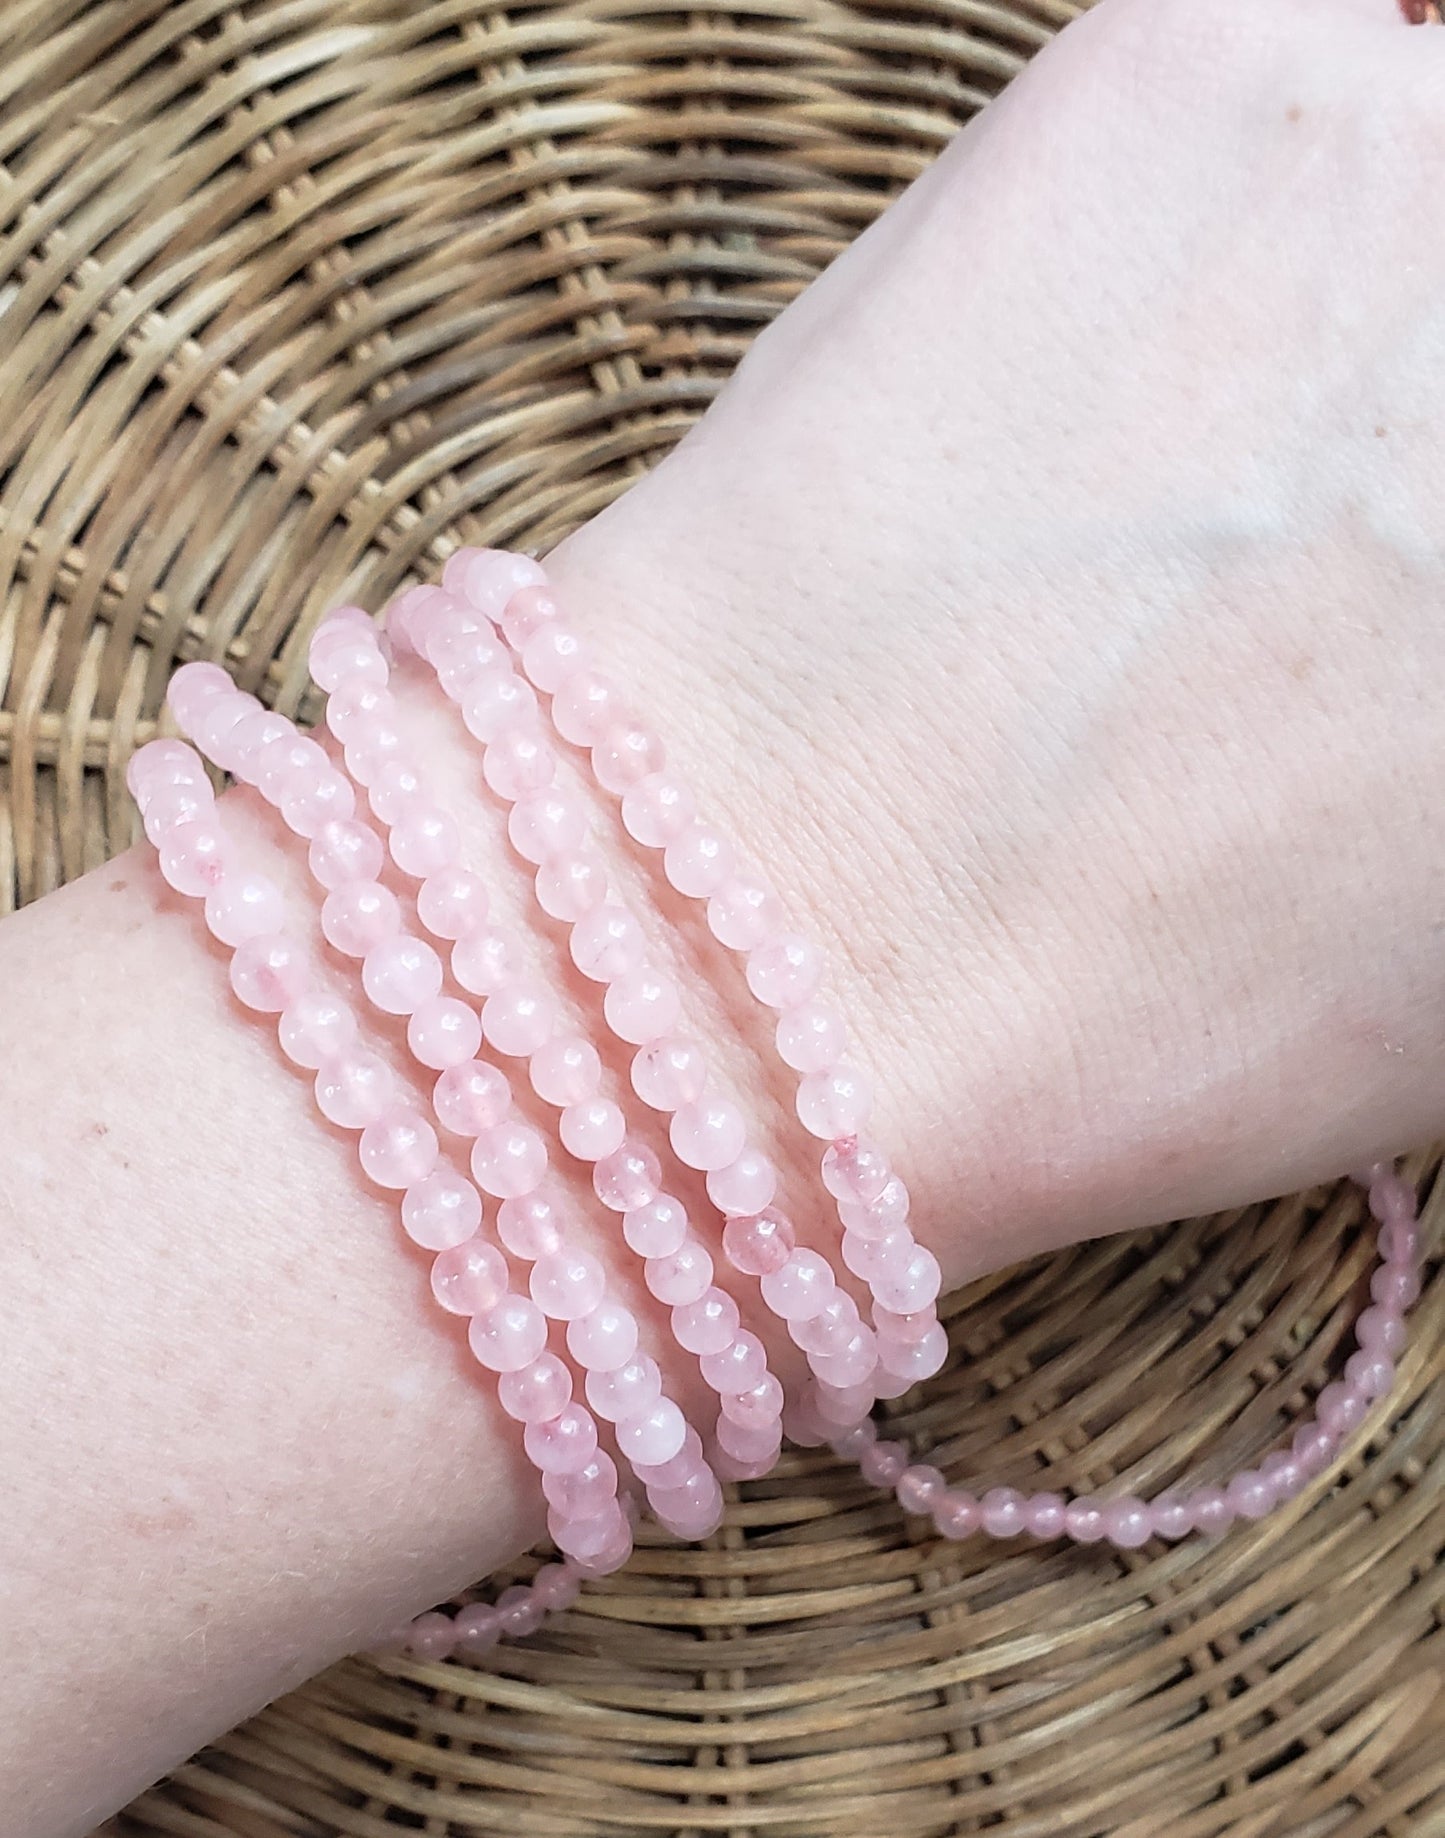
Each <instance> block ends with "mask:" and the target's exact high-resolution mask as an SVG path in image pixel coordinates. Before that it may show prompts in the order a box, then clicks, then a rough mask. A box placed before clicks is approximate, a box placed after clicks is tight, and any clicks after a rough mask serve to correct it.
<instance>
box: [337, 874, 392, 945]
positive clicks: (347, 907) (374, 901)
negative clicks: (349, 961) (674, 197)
mask: <svg viewBox="0 0 1445 1838" xmlns="http://www.w3.org/2000/svg"><path fill="white" fill-rule="evenodd" d="M321 930H322V931H323V932H324V933H325V935H326V941H327V943H328V944H330V945H331V946H332V947H333V949H335V950H337V951H340V952H341V954H342V955H343V956H344V957H360V958H364V957H365V956H366V954H367V952H368V951H370V950H372V949H373V948H374V947H375V946H377V945H379V944H380V943H381V942H382V940H383V939H385V938H392V937H395V935H396V934H397V933H398V932H399V931H400V930H401V908H400V907H399V906H398V905H397V901H396V895H395V894H394V893H392V891H391V889H390V888H389V887H383V886H382V885H381V883H380V882H379V881H349V882H347V883H346V884H345V885H344V886H341V887H336V888H333V889H332V891H331V892H330V893H329V894H327V896H326V899H325V901H324V902H323V904H322V907H321Z"/></svg>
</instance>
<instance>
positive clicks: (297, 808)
mask: <svg viewBox="0 0 1445 1838" xmlns="http://www.w3.org/2000/svg"><path fill="white" fill-rule="evenodd" d="M355 810H356V792H355V790H354V789H353V788H352V784H351V780H350V779H348V778H345V777H343V776H342V774H341V773H339V772H332V771H327V772H324V773H321V774H319V775H318V776H317V777H316V778H314V779H311V780H310V781H308V782H306V783H304V784H299V785H296V786H293V787H292V788H291V789H289V790H288V791H286V792H285V793H283V795H282V798H281V802H280V811H281V818H282V821H283V822H284V823H285V825H286V827H287V828H288V829H289V830H291V831H292V832H293V834H295V835H297V836H302V837H307V838H309V837H312V836H315V835H316V834H317V832H318V831H320V830H322V829H324V828H325V826H326V825H327V824H328V823H333V822H336V821H337V820H338V819H342V818H347V817H350V816H351V815H352V814H353V813H354V812H355Z"/></svg>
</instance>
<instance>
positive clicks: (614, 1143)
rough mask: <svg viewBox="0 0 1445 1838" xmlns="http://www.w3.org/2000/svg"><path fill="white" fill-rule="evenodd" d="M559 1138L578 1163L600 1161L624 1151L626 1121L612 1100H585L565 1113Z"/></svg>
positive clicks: (559, 1125) (567, 1109) (561, 1119)
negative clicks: (621, 1149)
mask: <svg viewBox="0 0 1445 1838" xmlns="http://www.w3.org/2000/svg"><path fill="white" fill-rule="evenodd" d="M557 1134H558V1136H559V1137H560V1138H561V1142H562V1147H563V1148H564V1149H565V1150H566V1151H567V1153H568V1154H569V1155H575V1156H576V1157H577V1159H578V1160H579V1161H587V1162H596V1161H601V1160H603V1159H604V1157H606V1156H608V1155H612V1154H614V1153H615V1152H616V1151H617V1150H618V1149H620V1148H621V1147H622V1143H623V1139H624V1137H625V1136H626V1135H627V1119H626V1118H625V1117H624V1116H623V1114H622V1112H621V1111H620V1110H619V1109H618V1107H617V1105H615V1104H614V1103H613V1102H612V1100H611V1098H584V1099H583V1100H582V1101H581V1103H580V1104H569V1105H568V1106H567V1108H566V1109H565V1110H564V1111H563V1112H562V1115H561V1116H560V1117H559V1118H558V1119H557Z"/></svg>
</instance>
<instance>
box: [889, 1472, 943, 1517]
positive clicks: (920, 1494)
mask: <svg viewBox="0 0 1445 1838" xmlns="http://www.w3.org/2000/svg"><path fill="white" fill-rule="evenodd" d="M947 1486H948V1483H947V1482H946V1481H945V1480H944V1478H943V1476H942V1475H941V1474H940V1473H939V1471H938V1469H937V1468H932V1467H929V1466H928V1464H927V1463H926V1462H920V1463H916V1464H915V1465H914V1466H913V1467H911V1468H905V1469H904V1470H903V1472H902V1474H900V1475H899V1477H898V1481H897V1484H896V1486H895V1487H894V1492H895V1493H896V1494H897V1496H898V1504H899V1505H900V1506H901V1507H902V1508H903V1510H904V1512H906V1513H931V1512H932V1511H933V1509H934V1507H935V1506H936V1505H937V1504H938V1502H939V1501H940V1500H941V1499H942V1498H943V1495H944V1492H945V1491H946V1489H947Z"/></svg>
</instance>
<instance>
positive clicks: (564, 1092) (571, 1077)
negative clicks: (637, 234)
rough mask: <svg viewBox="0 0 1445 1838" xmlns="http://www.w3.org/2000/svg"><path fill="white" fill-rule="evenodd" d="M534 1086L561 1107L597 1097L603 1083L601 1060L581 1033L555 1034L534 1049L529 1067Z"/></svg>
mask: <svg viewBox="0 0 1445 1838" xmlns="http://www.w3.org/2000/svg"><path fill="white" fill-rule="evenodd" d="M527 1072H528V1076H529V1077H530V1078H531V1081H532V1089H533V1091H535V1092H536V1094H537V1096H538V1097H539V1098H541V1099H542V1101H543V1102H544V1103H546V1104H555V1105H556V1106H557V1107H558V1108H559V1109H560V1108H561V1107H562V1106H563V1105H567V1104H581V1103H583V1102H584V1101H585V1100H586V1099H588V1098H591V1097H594V1096H595V1095H596V1093H597V1089H598V1087H599V1086H600V1085H601V1083H602V1061H601V1059H600V1058H599V1056H598V1053H597V1049H596V1047H594V1046H593V1045H592V1042H591V1041H590V1040H588V1039H586V1038H585V1037H584V1036H583V1035H581V1034H555V1035H553V1037H552V1038H551V1039H550V1040H547V1041H544V1042H543V1043H542V1045H541V1046H540V1047H538V1048H537V1050H536V1051H535V1052H534V1053H533V1055H532V1057H531V1060H530V1061H529V1063H528V1067H527Z"/></svg>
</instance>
